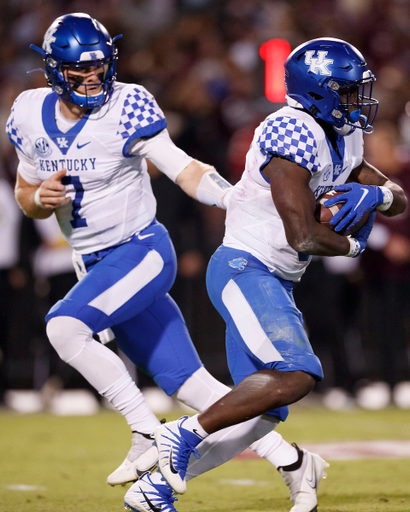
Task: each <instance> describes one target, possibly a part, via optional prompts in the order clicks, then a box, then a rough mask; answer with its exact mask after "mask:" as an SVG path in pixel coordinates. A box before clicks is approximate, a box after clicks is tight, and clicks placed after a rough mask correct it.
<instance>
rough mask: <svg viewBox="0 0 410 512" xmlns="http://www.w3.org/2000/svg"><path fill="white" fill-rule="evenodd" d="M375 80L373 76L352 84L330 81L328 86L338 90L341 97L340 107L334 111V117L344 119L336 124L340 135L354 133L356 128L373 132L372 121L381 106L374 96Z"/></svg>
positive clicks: (335, 126)
mask: <svg viewBox="0 0 410 512" xmlns="http://www.w3.org/2000/svg"><path fill="white" fill-rule="evenodd" d="M373 82H374V78H373V77H369V78H365V79H363V80H361V81H359V82H355V83H351V84H343V83H342V84H340V83H337V82H335V81H332V80H330V81H329V83H328V87H330V88H331V89H332V90H334V91H337V93H338V96H339V98H340V103H339V105H338V107H337V108H335V109H333V111H332V117H333V118H335V119H336V120H340V121H342V123H340V122H339V123H338V122H336V123H335V125H334V128H335V130H336V132H337V133H339V134H340V135H347V134H349V133H352V132H353V131H354V129H356V128H360V129H362V130H363V131H364V132H365V133H373V130H374V129H373V126H372V123H373V121H374V119H375V117H376V114H377V110H378V106H379V102H378V101H377V100H376V99H374V98H373V97H372V90H373ZM340 124H341V126H339V125H340Z"/></svg>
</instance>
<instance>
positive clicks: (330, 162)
mask: <svg viewBox="0 0 410 512" xmlns="http://www.w3.org/2000/svg"><path fill="white" fill-rule="evenodd" d="M338 147H339V152H340V156H341V157H342V158H340V157H339V155H338V154H337V153H336V151H335V150H334V148H333V147H332V145H331V143H330V141H329V140H328V138H327V137H326V135H325V132H324V131H323V129H322V128H321V127H320V125H319V124H318V123H317V122H316V121H315V120H314V119H313V117H311V116H310V115H309V114H307V113H305V112H303V111H302V110H297V109H294V108H291V107H288V106H286V107H283V108H281V109H280V110H278V111H277V112H274V113H273V114H271V115H269V116H268V117H267V118H266V119H265V120H264V121H263V122H262V123H261V124H260V125H259V127H258V128H257V129H256V130H255V134H254V138H253V141H252V144H251V147H250V148H249V151H248V154H247V156H246V164H245V170H244V172H243V174H242V177H241V180H240V181H239V182H238V183H237V184H236V185H235V187H234V190H233V192H232V195H231V196H230V199H229V203H228V209H227V217H226V231H225V237H224V241H223V244H224V245H225V246H227V247H233V248H236V249H241V250H244V251H247V252H250V253H251V254H252V255H253V256H255V257H256V258H258V259H259V260H260V261H262V263H264V264H265V265H266V266H267V267H268V268H269V270H270V271H271V272H274V273H275V274H276V275H278V276H279V277H281V278H283V279H287V280H290V281H298V280H299V279H300V277H301V276H302V274H303V273H304V271H305V270H306V267H307V265H308V264H309V262H310V259H311V257H309V256H307V255H305V254H299V253H297V252H296V251H295V250H294V249H292V247H291V246H290V245H289V244H288V242H287V240H286V236H285V229H284V226H283V222H282V219H281V218H280V216H279V214H278V212H277V210H276V207H275V204H274V202H273V200H272V195H271V191H270V184H269V180H268V179H267V178H266V177H265V176H264V174H263V170H262V169H263V167H264V166H265V165H266V164H267V163H268V162H269V161H270V160H271V158H272V157H275V156H276V157H278V156H279V157H282V158H286V159H288V160H291V161H293V162H295V163H297V164H298V165H300V166H302V167H304V168H305V169H307V170H308V171H309V173H310V174H311V179H310V188H311V189H312V191H313V192H314V194H315V197H316V198H318V197H319V196H320V195H322V194H324V193H325V192H327V191H329V190H331V189H333V188H334V187H335V186H336V185H341V184H343V183H345V182H346V180H347V178H348V176H349V174H350V173H351V171H352V170H353V169H354V168H355V167H357V166H358V165H359V164H360V163H361V161H362V159H363V134H362V130H359V129H358V130H355V131H354V132H353V133H352V134H351V135H349V136H346V137H338Z"/></svg>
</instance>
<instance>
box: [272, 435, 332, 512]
mask: <svg viewBox="0 0 410 512" xmlns="http://www.w3.org/2000/svg"><path fill="white" fill-rule="evenodd" d="M293 446H294V447H295V448H296V450H297V452H298V460H297V462H295V463H294V464H291V465H289V466H284V467H280V468H278V471H279V473H280V474H281V475H282V477H283V480H284V482H285V484H286V485H287V486H288V487H289V491H290V499H291V500H292V501H293V503H294V506H293V507H292V508H291V509H290V512H317V488H318V486H319V483H320V480H321V479H322V478H326V476H327V475H326V472H325V468H327V467H329V464H328V463H327V462H326V461H325V460H323V459H322V457H320V456H319V455H317V454H316V453H310V452H308V451H307V450H301V449H300V448H299V447H298V446H297V445H296V444H295V443H293Z"/></svg>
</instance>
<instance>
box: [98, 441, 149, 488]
mask: <svg viewBox="0 0 410 512" xmlns="http://www.w3.org/2000/svg"><path fill="white" fill-rule="evenodd" d="M156 467H158V450H157V447H156V446H155V444H154V440H153V439H152V437H151V436H150V434H140V433H139V432H133V434H132V446H131V449H130V451H129V452H128V454H127V456H126V457H125V459H124V461H123V463H122V464H121V466H119V467H118V468H117V469H116V470H115V471H114V472H113V473H111V475H109V476H108V478H107V484H109V485H125V484H126V483H128V482H135V481H136V480H138V478H139V477H140V476H142V475H143V474H144V473H146V472H147V471H151V470H152V469H155V468H156Z"/></svg>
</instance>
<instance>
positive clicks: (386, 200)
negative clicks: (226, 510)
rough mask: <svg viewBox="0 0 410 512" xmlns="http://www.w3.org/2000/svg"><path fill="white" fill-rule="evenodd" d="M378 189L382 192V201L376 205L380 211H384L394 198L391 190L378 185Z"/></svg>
mask: <svg viewBox="0 0 410 512" xmlns="http://www.w3.org/2000/svg"><path fill="white" fill-rule="evenodd" d="M379 189H380V190H381V192H382V194H383V202H382V204H380V205H379V206H378V207H377V209H378V210H379V211H380V212H385V211H386V210H388V209H389V208H390V206H391V205H392V203H393V199H394V197H393V192H392V191H391V190H390V189H389V188H387V187H379Z"/></svg>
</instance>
